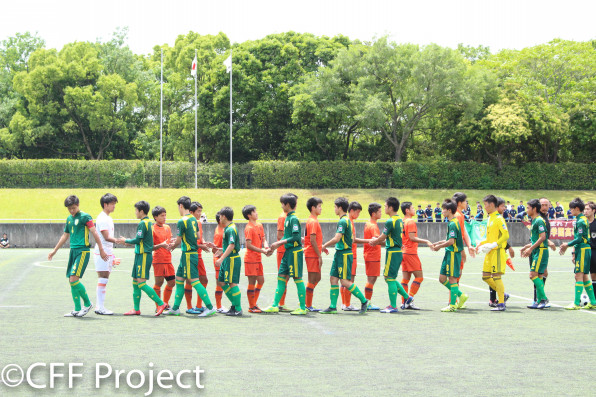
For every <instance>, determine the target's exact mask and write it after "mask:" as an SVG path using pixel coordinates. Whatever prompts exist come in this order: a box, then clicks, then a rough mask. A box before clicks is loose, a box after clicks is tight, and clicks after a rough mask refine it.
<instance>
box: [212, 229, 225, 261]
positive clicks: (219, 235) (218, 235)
mask: <svg viewBox="0 0 596 397" xmlns="http://www.w3.org/2000/svg"><path fill="white" fill-rule="evenodd" d="M223 233H224V228H223V227H221V226H219V225H217V227H216V228H215V233H214V234H213V244H215V246H216V247H218V248H221V245H222V244H223ZM216 258H219V256H217V257H216Z"/></svg>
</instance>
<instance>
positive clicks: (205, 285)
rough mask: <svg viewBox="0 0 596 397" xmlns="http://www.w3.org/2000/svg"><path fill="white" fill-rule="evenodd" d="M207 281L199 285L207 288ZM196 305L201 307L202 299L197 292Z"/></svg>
mask: <svg viewBox="0 0 596 397" xmlns="http://www.w3.org/2000/svg"><path fill="white" fill-rule="evenodd" d="M208 283H209V282H208V281H206V282H205V284H203V283H201V285H202V286H203V287H205V288H207V284H208ZM197 307H203V300H202V299H201V297H200V296H199V295H198V294H197Z"/></svg>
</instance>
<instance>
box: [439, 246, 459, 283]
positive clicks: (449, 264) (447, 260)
mask: <svg viewBox="0 0 596 397" xmlns="http://www.w3.org/2000/svg"><path fill="white" fill-rule="evenodd" d="M460 270H461V252H453V251H445V256H444V257H443V263H442V264H441V273H440V274H441V275H443V276H447V277H455V278H459V277H460Z"/></svg>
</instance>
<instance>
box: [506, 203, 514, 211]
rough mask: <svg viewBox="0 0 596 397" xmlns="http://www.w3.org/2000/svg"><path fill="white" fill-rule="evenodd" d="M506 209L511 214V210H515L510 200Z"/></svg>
mask: <svg viewBox="0 0 596 397" xmlns="http://www.w3.org/2000/svg"><path fill="white" fill-rule="evenodd" d="M505 209H506V210H507V211H509V212H511V210H512V209H513V205H511V203H510V202H509V200H507V206H506V207H505Z"/></svg>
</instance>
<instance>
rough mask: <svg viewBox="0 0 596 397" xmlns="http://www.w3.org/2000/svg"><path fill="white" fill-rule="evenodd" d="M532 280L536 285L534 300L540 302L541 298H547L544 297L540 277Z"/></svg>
mask: <svg viewBox="0 0 596 397" xmlns="http://www.w3.org/2000/svg"><path fill="white" fill-rule="evenodd" d="M532 282H533V283H534V285H535V286H536V300H537V301H538V302H540V301H541V300H546V299H548V298H547V297H546V293H545V292H544V283H543V282H542V280H541V279H540V277H536V278H533V279H532Z"/></svg>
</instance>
